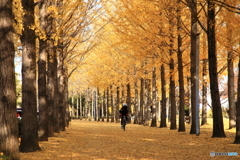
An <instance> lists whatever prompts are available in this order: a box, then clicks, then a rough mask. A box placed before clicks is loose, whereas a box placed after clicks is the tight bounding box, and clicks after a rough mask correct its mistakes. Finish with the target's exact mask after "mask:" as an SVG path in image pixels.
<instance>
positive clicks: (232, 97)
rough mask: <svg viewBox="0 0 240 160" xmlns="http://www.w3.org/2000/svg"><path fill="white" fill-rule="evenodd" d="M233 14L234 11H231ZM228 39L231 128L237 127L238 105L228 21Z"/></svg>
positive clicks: (230, 30)
mask: <svg viewBox="0 0 240 160" xmlns="http://www.w3.org/2000/svg"><path fill="white" fill-rule="evenodd" d="M230 14H232V13H230ZM233 16H234V15H233ZM227 31H228V34H227V40H228V48H227V50H228V59H227V64H228V106H229V129H232V128H234V127H236V106H235V95H234V84H235V83H234V66H233V63H234V62H233V60H234V58H233V56H234V52H233V42H232V41H233V40H232V37H233V35H232V29H231V24H229V22H228V23H227Z"/></svg>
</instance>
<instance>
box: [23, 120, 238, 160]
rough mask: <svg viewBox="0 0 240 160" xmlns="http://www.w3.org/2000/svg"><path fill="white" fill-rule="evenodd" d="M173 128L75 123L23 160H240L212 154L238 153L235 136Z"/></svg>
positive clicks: (207, 129) (42, 143)
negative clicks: (196, 133)
mask: <svg viewBox="0 0 240 160" xmlns="http://www.w3.org/2000/svg"><path fill="white" fill-rule="evenodd" d="M186 128H187V131H186V132H177V130H169V128H157V127H147V126H142V125H133V124H128V125H127V126H126V131H123V130H121V129H120V124H119V123H114V122H113V123H110V122H93V121H85V120H73V121H71V124H70V126H69V128H67V129H66V131H64V132H61V133H59V134H55V137H50V138H49V141H48V142H40V146H41V148H42V151H38V152H31V153H21V154H20V155H21V159H22V160H44V159H48V160H127V159H129V160H135V159H136V160H165V159H166V160H168V159H170V160H171V159H172V160H180V159H186V160H188V159H189V160H195V159H206V160H207V159H213V158H215V159H226V160H229V159H230V160H231V159H240V156H237V157H228V156H221V157H220V156H218V157H210V152H211V151H214V152H238V153H239V154H240V146H239V145H236V144H232V142H233V141H234V136H235V133H233V132H228V131H226V134H227V138H211V128H209V126H207V127H202V128H201V133H200V136H196V135H190V134H189V125H188V126H187V127H186Z"/></svg>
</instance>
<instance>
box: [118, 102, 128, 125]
mask: <svg viewBox="0 0 240 160" xmlns="http://www.w3.org/2000/svg"><path fill="white" fill-rule="evenodd" d="M119 113H120V117H121V125H122V121H123V116H126V121H128V107H127V106H123V107H122V108H121V109H120V110H119Z"/></svg>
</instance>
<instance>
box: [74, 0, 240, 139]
mask: <svg viewBox="0 0 240 160" xmlns="http://www.w3.org/2000/svg"><path fill="white" fill-rule="evenodd" d="M102 5H103V9H104V13H105V14H104V16H103V17H101V18H102V19H101V21H100V20H99V21H98V22H97V24H98V25H99V24H103V23H104V24H105V23H106V22H109V23H107V25H106V26H105V27H104V28H103V29H102V30H101V37H100V38H101V40H102V43H101V44H100V45H99V46H97V47H96V49H95V50H94V51H93V52H92V54H91V55H90V56H89V57H88V59H87V60H86V61H85V62H86V63H87V64H88V65H86V66H84V67H82V68H81V69H80V70H79V72H81V71H82V72H83V71H87V72H86V73H85V74H83V75H82V82H83V81H86V82H88V84H89V85H87V87H89V86H93V87H95V88H97V87H98V88H99V90H100V93H101V94H102V95H103V94H104V93H105V92H106V91H107V90H108V89H107V88H110V86H114V87H115V88H118V87H121V86H122V85H130V86H135V84H138V83H140V84H139V86H141V84H142V85H143V84H144V85H146V83H148V84H150V81H149V80H150V79H151V82H152V83H153V82H154V81H155V80H154V79H153V78H151V76H152V75H155V74H150V73H152V72H154V71H155V70H156V71H157V72H158V73H157V74H156V75H157V78H158V79H159V80H160V83H157V90H158V92H157V94H158V98H159V99H160V100H161V101H162V107H163V109H162V110H164V106H165V100H166V98H167V97H169V99H170V108H171V126H170V128H171V129H176V128H177V126H176V125H177V124H176V112H177V109H176V108H177V107H178V111H179V130H180V131H184V130H185V128H184V114H183V113H184V106H185V104H186V103H185V100H186V95H187V94H190V98H189V103H190V105H191V106H190V107H191V117H192V119H191V122H192V123H191V130H190V133H191V134H199V133H200V129H199V118H198V117H199V115H198V114H199V112H198V108H199V103H200V102H201V103H202V106H203V111H204V112H206V108H207V106H208V102H207V89H209V90H210V94H211V102H210V106H211V108H212V112H213V121H214V122H213V134H212V137H225V136H226V135H225V133H224V128H223V116H222V107H221V98H220V97H221V95H222V96H224V95H227V96H228V103H229V105H228V106H229V128H233V127H236V126H237V127H236V139H235V142H234V143H239V122H237V124H236V108H237V110H239V108H240V107H239V106H238V105H237V106H235V102H236V101H238V97H239V96H238V95H239V92H238V91H237V90H236V89H235V88H239V87H238V86H237V85H236V84H238V83H237V80H236V78H238V77H239V76H237V75H236V73H237V74H238V72H235V71H236V69H237V68H238V67H237V65H236V64H237V63H239V56H238V55H239V38H240V37H239V6H238V3H237V1H234V0H227V1H218V0H206V1H197V0H186V1H183V0H176V1H164V0H162V1H158V0H157V1H141V0H133V1H131V2H129V1H126V0H119V1H103V2H102ZM99 26H102V25H99ZM84 75H85V76H84ZM85 77H86V78H85ZM225 77H227V79H228V82H227V86H228V87H225V91H223V90H220V89H219V87H221V85H220V83H221V80H222V79H224V78H225ZM145 81H149V82H145ZM70 83H73V84H79V86H81V83H76V81H71V80H70ZM199 86H200V87H199ZM82 88H83V89H84V86H83V85H82ZM151 88H152V89H153V91H152V92H151V94H150V95H151V96H152V97H155V94H156V93H155V92H156V90H155V87H154V85H153V84H152V87H151ZM226 88H227V89H226ZM200 89H201V91H202V92H201V97H199V94H200V92H199V90H200ZM71 90H72V91H76V90H74V88H71ZM176 91H177V92H176ZM140 92H141V90H140ZM226 92H227V93H226ZM149 93H150V92H149ZM141 94H143V93H140V95H139V97H140V103H139V105H140V106H139V109H140V111H139V112H140V113H141V112H142V110H143V109H141V105H143V104H144V103H146V101H142V100H141ZM133 95H134V90H133V89H132V91H131V97H135V98H136V96H133ZM116 97H117V91H116ZM139 97H138V98H139ZM151 99H152V100H151V101H152V104H153V108H155V103H156V100H155V99H154V98H151ZM176 100H178V101H179V103H177V102H176ZM200 100H201V101H200ZM141 101H142V102H141ZM116 102H118V100H116ZM128 103H129V102H128ZM107 104H108V103H107ZM177 104H178V105H177ZM117 106H118V105H116V107H117ZM144 106H145V107H146V106H147V105H146V104H144ZM238 112H239V111H238ZM162 114H163V116H161V117H164V115H165V113H164V112H163V113H162ZM203 115H206V114H205V113H204V114H203ZM238 119H239V118H238V116H237V120H238ZM203 120H204V119H203ZM161 122H162V121H161ZM163 122H164V120H163ZM205 123H206V122H205Z"/></svg>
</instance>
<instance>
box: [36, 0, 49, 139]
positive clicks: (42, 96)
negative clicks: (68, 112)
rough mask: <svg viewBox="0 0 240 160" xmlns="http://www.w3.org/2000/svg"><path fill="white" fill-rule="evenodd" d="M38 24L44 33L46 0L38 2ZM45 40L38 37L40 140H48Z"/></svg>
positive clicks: (45, 26) (45, 27)
mask: <svg viewBox="0 0 240 160" xmlns="http://www.w3.org/2000/svg"><path fill="white" fill-rule="evenodd" d="M39 7H40V10H39V11H40V26H41V28H42V31H43V32H44V33H43V34H46V29H47V23H46V19H47V15H46V2H43V3H40V6H39ZM46 61H47V41H46V40H45V39H39V60H38V103H39V104H38V105H39V127H38V137H39V140H40V141H48V100H47V81H46V77H47V72H46V70H47V69H46V67H47V66H46Z"/></svg>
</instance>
